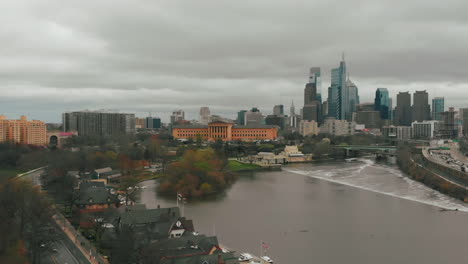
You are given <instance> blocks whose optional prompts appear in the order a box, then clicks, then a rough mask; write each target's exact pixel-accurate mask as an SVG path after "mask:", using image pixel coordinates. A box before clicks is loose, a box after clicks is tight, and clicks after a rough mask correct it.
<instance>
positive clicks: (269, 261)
mask: <svg viewBox="0 0 468 264" xmlns="http://www.w3.org/2000/svg"><path fill="white" fill-rule="evenodd" d="M261 259H262V260H263V261H266V262H268V263H273V260H272V259H271V258H270V257H268V256H263V257H261Z"/></svg>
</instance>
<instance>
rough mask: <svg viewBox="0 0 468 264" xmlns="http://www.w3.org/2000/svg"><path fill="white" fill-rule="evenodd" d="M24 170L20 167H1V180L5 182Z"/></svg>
mask: <svg viewBox="0 0 468 264" xmlns="http://www.w3.org/2000/svg"><path fill="white" fill-rule="evenodd" d="M22 172H23V171H22V170H19V169H11V168H9V169H4V168H0V182H4V181H6V180H8V179H10V178H13V177H15V176H16V175H17V174H19V173H22Z"/></svg>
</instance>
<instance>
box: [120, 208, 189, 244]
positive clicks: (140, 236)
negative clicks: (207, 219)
mask: <svg viewBox="0 0 468 264" xmlns="http://www.w3.org/2000/svg"><path fill="white" fill-rule="evenodd" d="M117 226H118V227H119V228H124V227H125V228H130V229H131V230H132V232H133V233H134V234H135V236H136V237H137V241H138V242H139V243H141V244H148V243H151V242H154V241H159V240H161V239H170V238H176V237H181V236H182V235H183V234H184V233H185V232H193V231H194V227H193V222H192V220H187V219H186V218H185V217H181V215H180V211H179V208H178V207H171V208H159V207H158V208H157V209H146V207H145V206H144V205H134V206H131V207H128V208H127V210H126V211H125V212H123V213H122V214H121V216H120V219H119V220H118V223H117Z"/></svg>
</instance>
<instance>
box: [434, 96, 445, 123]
mask: <svg viewBox="0 0 468 264" xmlns="http://www.w3.org/2000/svg"><path fill="white" fill-rule="evenodd" d="M444 101H445V99H444V97H435V98H433V99H432V119H433V120H439V121H440V120H442V115H441V113H442V112H444V110H445V105H444V104H445V102H444Z"/></svg>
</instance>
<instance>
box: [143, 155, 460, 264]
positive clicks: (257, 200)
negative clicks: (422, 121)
mask: <svg viewBox="0 0 468 264" xmlns="http://www.w3.org/2000/svg"><path fill="white" fill-rule="evenodd" d="M143 185H145V186H146V188H145V189H143V191H142V193H141V195H140V202H141V203H144V204H146V205H147V207H148V208H156V207H157V205H158V204H160V205H161V206H174V205H175V199H174V200H167V199H163V198H159V197H158V196H157V194H156V193H155V190H154V188H155V182H154V181H148V182H144V183H143ZM441 208H447V209H455V208H456V209H458V211H445V212H444V211H441ZM184 212H185V216H186V217H188V218H190V219H193V220H194V224H195V228H196V230H197V231H199V232H200V233H204V234H209V235H211V234H213V233H214V234H216V235H217V236H218V239H219V240H220V242H221V243H222V244H224V245H227V246H229V247H230V248H234V249H236V250H238V251H240V252H244V251H246V252H251V253H253V254H255V255H259V254H260V253H259V252H260V243H261V241H265V242H266V243H267V244H268V245H269V246H270V249H269V250H268V252H267V255H269V256H270V257H271V258H273V259H274V260H275V263H280V264H292V263H325V264H328V263H330V264H334V263H336V264H342V263H356V264H357V263H359V264H362V263H373V264H375V263H379V264H386V263H388V264H390V263H392V264H393V263H424V264H428V263H434V264H436V263H437V264H439V263H468V254H467V252H466V250H467V246H468V228H467V225H468V206H467V205H465V204H464V203H462V202H460V201H457V200H455V199H452V198H450V197H447V196H445V195H443V194H440V193H438V192H437V191H434V190H432V189H430V188H427V187H426V186H424V185H422V184H420V183H418V182H415V181H412V180H410V179H408V178H407V177H405V176H404V174H403V173H402V172H401V171H399V170H398V168H396V167H395V166H392V165H387V164H385V163H377V162H375V161H374V160H371V159H358V160H355V161H351V162H329V163H316V164H296V165H288V166H286V167H284V169H283V171H278V172H260V173H255V174H252V175H249V176H243V177H241V178H240V179H239V180H238V181H237V182H236V183H235V184H234V185H233V186H232V188H230V189H229V190H228V191H227V192H226V195H224V196H223V197H219V198H218V199H214V200H211V201H202V202H191V203H188V204H186V205H185V209H184Z"/></svg>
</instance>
